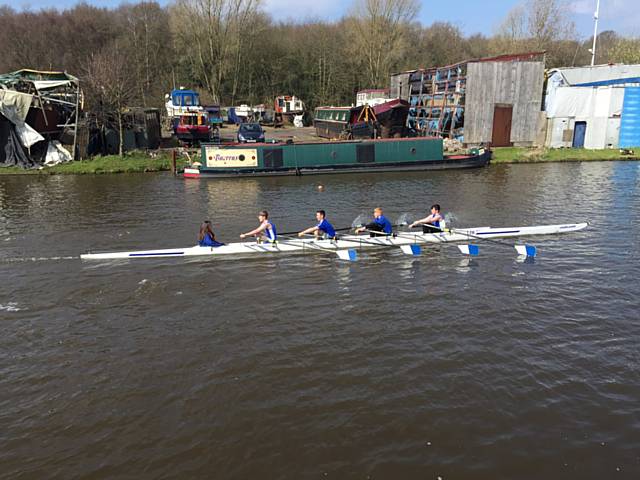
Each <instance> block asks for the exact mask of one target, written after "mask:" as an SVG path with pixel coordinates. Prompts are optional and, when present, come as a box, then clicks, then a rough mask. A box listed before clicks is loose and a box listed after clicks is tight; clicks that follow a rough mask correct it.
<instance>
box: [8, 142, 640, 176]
mask: <svg viewBox="0 0 640 480" xmlns="http://www.w3.org/2000/svg"><path fill="white" fill-rule="evenodd" d="M633 150H634V154H633V155H623V154H622V153H620V150H618V149H607V150H585V149H583V148H557V149H551V148H520V147H500V148H495V149H494V150H493V159H492V160H491V163H492V164H494V165H495V164H498V163H537V162H583V161H598V160H640V147H639V148H636V149H633ZM186 164H187V159H186V158H185V157H182V156H179V157H178V159H177V166H178V169H179V170H180V169H181V168H183V167H184V166H185V165H186ZM169 170H171V152H152V154H151V155H150V154H149V153H147V152H131V153H127V154H126V155H125V156H124V157H119V156H117V155H109V156H106V157H94V158H91V159H88V160H82V161H78V162H69V163H62V164H60V165H55V166H53V167H44V168H42V169H33V170H25V169H22V168H18V167H0V175H2V174H7V175H11V174H14V175H59V174H62V175H64V174H72V175H73V174H75V175H83V174H100V173H140V172H161V171H169Z"/></svg>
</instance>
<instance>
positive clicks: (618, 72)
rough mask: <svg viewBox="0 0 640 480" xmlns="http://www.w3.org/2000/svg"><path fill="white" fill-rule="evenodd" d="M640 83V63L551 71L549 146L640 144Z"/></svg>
mask: <svg viewBox="0 0 640 480" xmlns="http://www.w3.org/2000/svg"><path fill="white" fill-rule="evenodd" d="M639 86H640V65H597V66H594V67H579V68H559V69H554V70H551V71H550V72H549V76H548V81H547V91H546V97H545V110H546V115H547V118H548V134H547V141H546V145H547V146H549V147H566V146H584V148H592V149H597V148H616V147H618V146H621V147H622V146H625V147H630V146H631V147H635V146H638V145H640V99H639V98H637V97H636V96H639V97H640V94H637V93H636V92H637V90H636V89H637V88H638V87H639ZM627 90H628V91H629V93H628V94H627V93H626V92H627ZM577 138H579V139H580V140H579V141H577V140H576V139H577Z"/></svg>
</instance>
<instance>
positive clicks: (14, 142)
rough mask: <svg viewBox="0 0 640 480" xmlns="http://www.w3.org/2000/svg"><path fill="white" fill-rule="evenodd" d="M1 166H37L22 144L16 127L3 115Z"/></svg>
mask: <svg viewBox="0 0 640 480" xmlns="http://www.w3.org/2000/svg"><path fill="white" fill-rule="evenodd" d="M0 164H2V165H4V166H19V167H23V168H32V167H35V166H37V165H36V163H35V162H34V161H33V160H32V159H31V158H30V157H29V155H27V152H26V151H25V149H24V147H23V146H22V144H21V143H20V139H19V138H18V134H17V133H16V130H15V126H14V125H13V123H11V122H10V121H9V120H7V119H6V118H5V117H4V116H3V115H0Z"/></svg>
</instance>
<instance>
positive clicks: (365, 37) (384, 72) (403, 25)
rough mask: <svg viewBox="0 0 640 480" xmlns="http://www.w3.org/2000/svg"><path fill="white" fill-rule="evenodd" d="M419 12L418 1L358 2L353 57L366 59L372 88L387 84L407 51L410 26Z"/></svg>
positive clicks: (352, 26) (362, 0)
mask: <svg viewBox="0 0 640 480" xmlns="http://www.w3.org/2000/svg"><path fill="white" fill-rule="evenodd" d="M419 10H420V5H419V3H418V2H417V0H356V3H355V5H354V9H353V17H352V19H351V25H350V27H351V28H350V31H351V32H352V35H351V46H352V48H353V51H352V55H356V54H357V55H358V56H361V57H362V58H363V63H364V65H363V67H364V71H365V74H366V78H367V80H368V81H369V83H370V86H372V87H383V86H386V85H387V84H388V79H389V74H390V73H391V70H393V68H394V66H395V64H396V63H397V62H398V61H399V60H400V59H402V57H403V54H404V52H405V51H406V49H407V43H406V41H407V38H406V34H405V33H406V30H407V28H408V25H409V24H410V22H411V21H412V20H413V19H414V18H415V16H416V15H417V14H418V11H419Z"/></svg>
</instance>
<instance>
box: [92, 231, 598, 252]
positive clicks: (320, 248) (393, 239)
mask: <svg viewBox="0 0 640 480" xmlns="http://www.w3.org/2000/svg"><path fill="white" fill-rule="evenodd" d="M587 225H588V224H587V223H576V224H564V225H541V226H534V227H502V228H492V227H478V228H466V229H453V230H452V231H447V232H443V233H410V232H399V233H398V234H397V235H396V236H389V237H374V238H370V237H369V236H367V235H344V236H341V237H340V239H339V240H338V241H332V240H315V239H295V240H294V239H282V240H279V241H278V242H277V243H276V244H270V243H260V244H258V243H255V242H238V243H229V244H227V245H223V246H221V247H200V246H195V247H187V248H168V249H163V250H140V251H133V252H112V253H87V254H84V255H80V258H81V259H82V260H112V259H124V258H127V259H136V258H168V257H193V256H207V255H253V254H261V253H287V252H289V253H291V252H301V253H302V252H304V253H310V252H314V251H315V252H331V251H338V250H348V249H354V248H356V249H361V248H375V247H378V246H380V247H402V246H403V245H413V244H427V243H449V242H473V241H477V240H481V239H492V238H507V237H524V236H529V235H553V234H558V233H568V232H576V231H578V230H582V229H583V228H586V227H587Z"/></svg>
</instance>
